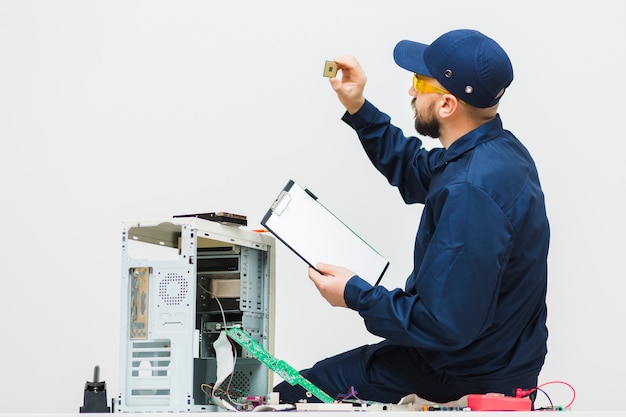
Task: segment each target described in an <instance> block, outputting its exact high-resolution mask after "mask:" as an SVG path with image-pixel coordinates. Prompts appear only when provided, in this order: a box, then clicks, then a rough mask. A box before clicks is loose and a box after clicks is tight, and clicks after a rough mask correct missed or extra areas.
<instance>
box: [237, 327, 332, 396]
mask: <svg viewBox="0 0 626 417" xmlns="http://www.w3.org/2000/svg"><path fill="white" fill-rule="evenodd" d="M226 335H227V336H228V337H230V338H231V339H233V340H234V341H235V342H237V343H238V344H239V345H241V347H242V348H244V349H246V350H247V351H248V352H250V354H251V355H252V356H254V357H255V358H256V359H258V360H259V362H261V363H262V364H264V365H265V366H267V367H268V368H269V369H271V370H272V371H274V372H275V373H276V374H277V375H278V376H280V377H281V378H282V379H283V380H285V381H286V382H288V383H289V384H291V385H296V384H297V385H300V386H301V387H303V388H304V389H306V390H307V391H308V392H310V393H311V394H312V395H314V396H315V397H317V398H319V399H320V400H321V401H322V402H324V403H332V402H335V400H334V399H333V398H332V397H331V396H330V395H328V394H326V393H325V392H324V391H322V390H321V389H320V388H318V387H317V386H316V385H315V384H313V383H312V382H311V381H309V380H308V379H306V378H305V377H303V376H302V375H300V373H299V372H298V371H297V370H296V369H295V368H294V367H292V366H291V365H289V364H288V363H287V362H285V361H283V360H280V359H276V358H275V357H274V356H273V355H272V354H271V353H269V352H268V351H267V350H265V348H264V347H263V346H262V345H261V344H260V343H259V342H257V341H256V340H254V339H253V338H252V336H250V335H249V334H248V333H246V332H245V331H244V330H243V329H240V328H238V327H231V328H230V329H227V330H226Z"/></svg>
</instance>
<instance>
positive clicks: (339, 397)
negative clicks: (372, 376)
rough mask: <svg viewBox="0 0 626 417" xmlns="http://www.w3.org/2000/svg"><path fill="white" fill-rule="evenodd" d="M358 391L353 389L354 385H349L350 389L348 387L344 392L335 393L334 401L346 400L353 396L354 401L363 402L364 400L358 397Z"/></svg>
mask: <svg viewBox="0 0 626 417" xmlns="http://www.w3.org/2000/svg"><path fill="white" fill-rule="evenodd" d="M357 394H358V391H356V390H355V389H354V386H351V387H350V389H348V392H347V393H345V394H337V397H336V398H335V400H336V401H339V402H341V401H345V400H348V399H350V398H354V399H355V400H356V401H358V402H360V403H363V402H364V401H363V400H362V399H360V398H359V397H358V396H357Z"/></svg>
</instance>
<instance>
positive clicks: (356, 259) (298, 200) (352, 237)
mask: <svg viewBox="0 0 626 417" xmlns="http://www.w3.org/2000/svg"><path fill="white" fill-rule="evenodd" d="M261 224H262V225H263V226H264V227H265V228H266V229H267V230H269V231H270V232H271V233H272V234H273V235H274V236H276V238H278V240H280V241H281V242H283V243H284V244H285V245H286V246H287V247H289V249H291V250H292V251H293V252H294V253H295V254H296V255H298V256H299V257H300V258H301V259H303V260H304V261H305V262H306V263H307V264H309V266H312V267H313V268H315V265H316V264H318V263H326V264H333V265H339V266H343V267H346V268H348V269H350V270H352V271H354V272H355V273H356V274H357V275H358V276H360V277H361V278H363V279H365V280H366V281H368V282H369V283H371V284H372V285H378V284H379V283H380V280H381V279H382V277H383V274H384V273H385V271H386V270H387V267H388V266H389V262H388V261H387V260H386V259H385V258H384V257H383V256H382V255H381V254H380V253H378V252H377V251H376V250H375V249H373V248H372V247H371V246H370V245H369V244H367V243H366V242H365V241H364V240H363V239H361V238H360V237H359V236H358V235H357V234H356V233H354V232H353V231H352V230H351V229H350V228H349V227H348V226H346V225H345V224H344V223H343V222H342V221H341V220H339V219H338V218H337V217H336V216H335V215H334V214H333V213H331V212H330V211H329V210H328V209H327V208H326V207H324V206H323V205H322V204H321V203H320V202H319V201H318V200H317V197H315V195H314V194H313V193H311V192H310V191H309V190H307V189H305V188H303V187H301V186H299V185H298V184H296V183H295V182H294V181H293V180H289V182H287V185H285V187H284V188H283V190H282V191H281V192H280V194H279V195H278V197H276V200H274V203H273V204H272V206H271V207H270V209H269V210H268V211H267V213H266V214H265V216H264V217H263V220H261Z"/></svg>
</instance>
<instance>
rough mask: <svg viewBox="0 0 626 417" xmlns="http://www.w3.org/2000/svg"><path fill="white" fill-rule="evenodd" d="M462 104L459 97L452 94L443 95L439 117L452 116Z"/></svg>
mask: <svg viewBox="0 0 626 417" xmlns="http://www.w3.org/2000/svg"><path fill="white" fill-rule="evenodd" d="M460 105H461V103H460V102H459V99H458V98H456V97H455V96H453V95H452V94H444V95H442V96H441V101H440V103H439V117H441V118H447V117H450V116H452V115H453V114H454V113H455V112H456V111H457V109H458V108H459V106H460Z"/></svg>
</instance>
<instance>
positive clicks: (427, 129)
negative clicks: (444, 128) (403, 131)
mask: <svg viewBox="0 0 626 417" xmlns="http://www.w3.org/2000/svg"><path fill="white" fill-rule="evenodd" d="M411 105H412V107H413V111H414V112H415V130H417V133H419V134H420V135H424V136H430V137H431V138H433V139H437V138H438V137H439V136H440V135H441V133H440V128H441V125H440V123H439V120H437V118H436V117H434V116H433V108H434V104H432V103H431V105H430V106H428V111H427V114H428V115H429V116H430V117H429V118H428V119H426V118H424V117H421V116H419V115H418V114H417V108H416V107H415V98H413V100H411Z"/></svg>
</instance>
